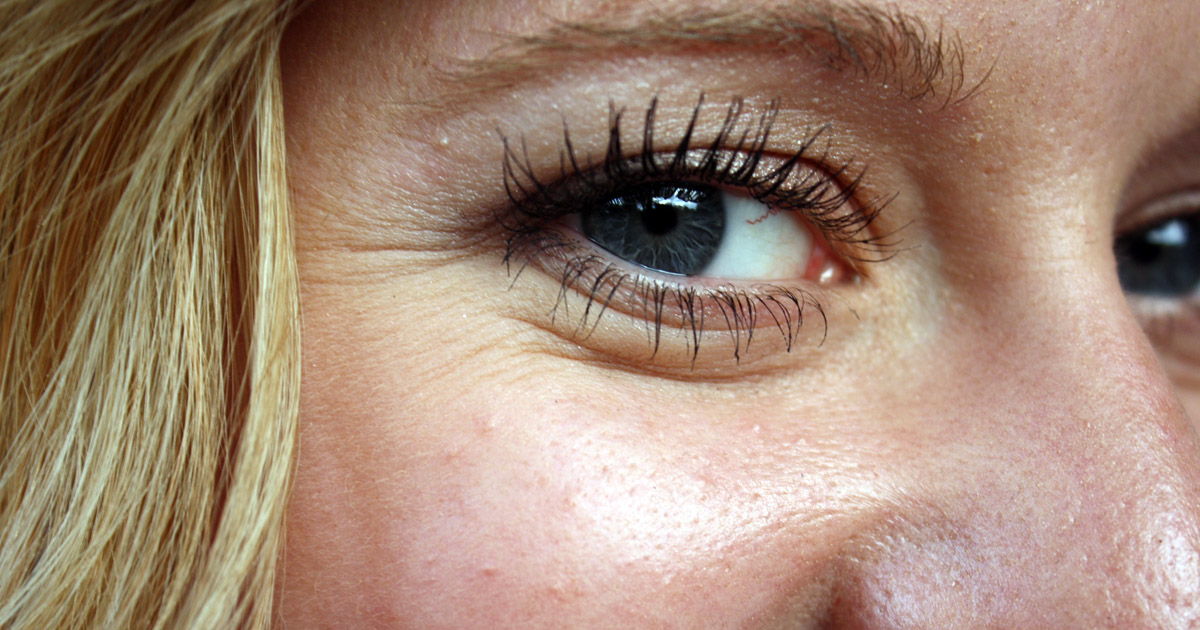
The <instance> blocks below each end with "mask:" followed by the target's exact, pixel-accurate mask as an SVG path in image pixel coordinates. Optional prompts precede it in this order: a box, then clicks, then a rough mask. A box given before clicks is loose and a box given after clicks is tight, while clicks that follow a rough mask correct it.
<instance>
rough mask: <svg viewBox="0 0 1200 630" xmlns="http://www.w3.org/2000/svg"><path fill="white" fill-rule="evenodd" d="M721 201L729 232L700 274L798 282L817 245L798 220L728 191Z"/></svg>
mask: <svg viewBox="0 0 1200 630" xmlns="http://www.w3.org/2000/svg"><path fill="white" fill-rule="evenodd" d="M721 201H722V203H724V205H725V232H724V235H723V236H722V238H721V245H720V247H719V248H718V249H717V254H716V256H714V257H713V259H712V261H711V262H709V263H708V265H707V266H706V267H705V268H704V270H703V271H701V273H700V274H699V275H701V276H707V277H711V278H723V279H728V280H795V279H798V278H802V277H803V276H804V273H805V271H806V270H807V268H808V260H809V257H810V256H811V255H812V246H813V243H812V235H811V234H810V233H809V231H808V230H807V229H805V228H804V226H803V225H802V224H801V223H800V221H799V220H797V217H795V216H792V213H791V212H783V211H773V210H772V209H771V208H770V207H769V206H767V205H766V204H764V203H762V202H759V201H755V200H754V199H751V198H749V197H745V196H742V195H736V194H733V193H730V192H728V191H725V190H722V191H721Z"/></svg>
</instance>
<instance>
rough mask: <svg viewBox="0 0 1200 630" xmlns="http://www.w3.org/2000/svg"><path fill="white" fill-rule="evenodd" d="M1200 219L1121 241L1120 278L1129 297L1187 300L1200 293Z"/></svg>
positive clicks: (1174, 221)
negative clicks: (1141, 296)
mask: <svg viewBox="0 0 1200 630" xmlns="http://www.w3.org/2000/svg"><path fill="white" fill-rule="evenodd" d="M1198 237H1200V215H1190V216H1180V217H1173V218H1170V219H1166V220H1164V221H1162V222H1160V223H1157V224H1154V225H1151V226H1149V227H1146V228H1143V229H1141V230H1138V231H1137V232H1133V233H1130V234H1126V235H1123V236H1121V237H1119V238H1118V239H1117V241H1116V243H1115V245H1114V249H1115V250H1116V255H1117V276H1118V277H1119V278H1120V281H1121V287H1122V288H1124V289H1125V290H1126V291H1128V292H1129V293H1134V294H1138V295H1153V296H1161V297H1187V296H1190V295H1192V294H1194V293H1196V292H1197V291H1198V290H1200V238H1198Z"/></svg>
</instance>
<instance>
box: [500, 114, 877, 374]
mask: <svg viewBox="0 0 1200 630" xmlns="http://www.w3.org/2000/svg"><path fill="white" fill-rule="evenodd" d="M703 109H704V96H703V95H701V97H700V98H699V99H698V101H697V103H696V105H695V107H694V108H693V110H692V113H691V116H690V118H689V120H688V123H687V126H686V128H685V130H684V131H683V133H682V135H681V136H680V139H679V141H678V142H677V143H676V144H675V146H674V148H673V150H671V151H667V152H661V151H656V150H655V145H656V140H655V118H656V114H657V112H658V98H657V97H655V98H654V99H652V100H651V102H650V105H649V106H648V107H647V109H646V112H645V115H644V122H643V125H642V137H641V142H640V144H641V147H640V152H639V153H638V154H637V155H635V156H633V157H627V156H626V155H625V149H624V147H623V137H622V136H623V133H622V129H623V121H624V120H625V119H626V111H625V110H624V109H623V108H621V109H619V108H617V107H616V106H615V105H614V104H613V103H612V102H610V103H609V121H608V145H607V148H606V150H605V152H604V157H603V161H602V162H601V163H600V164H599V165H597V166H590V165H588V166H585V165H584V164H585V163H586V162H588V161H581V160H580V159H579V155H578V153H577V151H576V149H575V143H574V142H573V140H572V138H571V134H570V129H569V127H568V126H567V124H566V121H565V120H564V122H563V132H562V133H563V135H562V148H561V150H560V152H559V173H558V177H557V179H556V180H554V181H553V182H551V183H546V182H544V181H543V180H542V179H540V178H539V177H538V175H537V169H536V168H535V166H534V160H533V159H532V157H531V155H530V153H529V149H528V146H527V144H526V142H525V139H524V136H522V137H521V139H520V142H519V144H518V143H514V142H511V141H510V140H509V138H508V137H506V136H504V135H503V134H501V139H502V142H503V149H504V160H503V164H502V170H503V181H504V189H505V192H506V194H507V195H508V197H509V200H510V202H511V206H510V208H509V211H508V212H507V213H506V214H501V215H498V216H497V220H498V222H499V223H500V225H501V226H502V227H504V228H505V229H507V230H508V231H509V232H510V236H509V237H508V239H507V247H506V252H505V256H504V263H505V264H506V266H507V267H508V268H509V269H510V274H511V273H512V271H511V269H512V263H513V262H514V261H516V262H518V263H519V264H518V267H517V271H516V274H515V275H514V276H513V282H514V283H515V282H516V280H517V278H519V277H520V275H521V274H522V273H523V271H524V270H525V268H526V267H527V266H528V265H529V264H530V263H532V262H535V261H539V262H545V260H544V259H546V260H550V261H555V260H556V261H557V262H556V263H555V264H556V265H557V268H556V271H555V273H559V274H561V276H560V278H559V280H560V288H559V291H558V297H557V300H556V302H555V305H554V307H553V308H552V309H551V311H550V317H551V320H552V321H554V320H555V319H557V318H558V317H559V316H560V315H561V316H563V317H569V310H570V308H569V304H568V303H569V299H568V298H569V296H570V295H571V294H572V293H573V292H577V293H580V294H582V295H584V297H585V299H586V303H585V305H584V306H583V308H582V314H581V316H580V318H579V320H578V322H577V323H576V325H575V327H574V332H573V335H572V336H573V338H581V339H586V338H588V337H589V336H590V335H591V334H592V333H593V332H594V331H595V330H596V328H597V326H598V324H599V320H600V318H601V317H602V316H603V315H604V313H606V312H607V311H608V310H609V308H610V307H611V306H612V305H613V303H614V301H617V300H620V301H621V303H623V304H624V306H625V309H626V311H627V312H630V313H637V314H640V316H641V317H640V318H641V320H642V321H643V322H646V324H647V335H648V339H649V341H650V343H651V347H652V352H651V357H654V356H656V355H657V353H658V350H659V347H660V342H661V336H662V329H663V327H664V325H665V322H664V320H665V319H666V318H667V317H668V316H669V314H671V313H673V315H674V318H675V319H676V320H678V323H679V325H680V326H681V327H682V329H683V330H685V331H687V332H688V334H687V335H685V337H686V340H687V342H688V347H689V351H690V354H691V360H692V365H693V366H694V364H695V361H696V356H697V354H698V352H699V346H700V341H701V338H702V337H703V336H704V333H705V331H706V323H707V319H709V318H716V319H717V320H718V321H720V322H722V323H723V324H724V329H725V330H726V331H727V332H728V333H729V336H730V340H731V342H732V346H733V355H734V359H735V361H738V360H740V357H741V353H742V352H744V351H745V350H746V349H748V348H749V346H750V342H751V341H752V340H753V339H754V331H755V329H756V328H757V327H758V324H759V322H765V321H770V322H771V323H773V324H774V326H775V327H776V328H777V329H778V330H779V332H780V333H781V335H782V338H783V343H784V346H785V348H786V349H787V350H788V351H790V350H791V348H792V346H793V344H794V343H795V341H796V339H797V337H798V335H799V330H800V327H801V325H802V324H803V322H804V319H805V316H806V313H807V312H811V311H815V312H816V313H817V314H818V315H819V318H820V320H821V322H822V323H823V331H822V334H821V343H824V340H825V338H826V337H827V334H828V319H827V317H826V315H825V309H824V307H823V306H822V305H821V302H820V301H819V300H817V299H816V296H815V295H814V294H813V292H811V291H808V290H805V289H800V288H790V287H783V286H777V285H757V286H755V287H753V288H751V289H744V288H736V287H733V286H723V287H717V288H695V287H689V286H682V285H676V284H672V283H667V282H662V281H660V280H657V279H655V278H652V277H646V276H642V275H640V274H633V273H629V272H627V271H625V270H622V269H620V268H618V267H617V266H616V265H614V264H612V263H610V262H608V261H605V260H604V259H603V258H602V257H600V256H597V255H595V254H594V253H589V252H586V251H584V249H585V248H583V247H582V246H581V244H580V243H578V242H577V241H575V240H574V239H571V238H569V237H567V236H566V235H565V234H562V233H561V232H560V231H558V230H557V229H555V228H553V227H552V226H550V225H549V224H550V223H551V222H553V221H555V220H557V219H559V218H561V217H563V216H567V215H571V214H574V213H577V212H579V211H580V209H581V208H586V207H589V206H590V205H594V204H597V203H601V202H602V201H603V200H605V199H607V198H610V197H612V196H613V195H614V194H617V193H619V192H620V191H622V190H627V189H629V188H630V187H631V186H636V185H639V184H645V183H649V182H669V181H692V182H700V183H706V184H716V185H720V186H726V187H736V188H742V189H744V190H746V191H747V193H748V194H749V195H750V196H751V197H753V198H754V199H756V200H757V201H760V202H762V203H765V204H767V205H768V206H769V207H770V208H772V209H773V210H775V211H786V212H797V213H798V214H800V215H801V216H803V217H804V218H806V219H807V220H809V221H810V223H811V224H812V225H813V226H814V227H815V228H816V229H817V230H818V231H819V232H820V233H821V234H823V235H824V236H825V238H826V239H827V240H829V241H831V242H835V243H839V244H841V245H843V247H842V249H847V250H851V251H852V253H849V254H845V255H846V256H847V257H848V258H850V259H852V260H855V261H863V262H873V261H878V260H883V259H886V258H888V257H890V255H891V254H892V251H891V248H892V247H894V245H895V244H894V243H892V242H890V240H889V239H888V238H886V237H879V236H876V235H873V234H872V233H871V231H870V230H869V229H868V228H869V226H870V225H871V223H872V222H873V221H874V220H875V218H876V217H877V216H878V214H879V213H880V212H881V211H882V209H883V208H884V206H885V205H886V201H890V199H888V200H886V201H885V202H883V203H879V202H876V203H871V204H867V205H863V206H855V205H853V203H852V202H853V200H854V199H855V197H856V195H857V192H858V190H859V182H860V179H861V177H862V172H859V173H857V174H855V175H853V176H851V177H849V178H848V179H849V181H848V183H846V184H844V185H839V184H838V181H839V180H841V179H843V178H847V177H848V176H849V175H850V174H851V173H850V166H849V165H848V164H846V165H842V166H840V167H837V168H835V169H832V172H829V171H824V170H821V169H818V168H814V167H813V166H812V163H813V162H816V163H818V164H825V163H827V162H828V157H829V156H828V152H827V151H826V152H823V153H820V154H819V155H818V157H816V158H812V157H810V156H811V155H813V153H814V151H813V148H814V146H816V144H817V143H818V141H819V140H820V139H821V138H822V136H823V134H824V133H825V132H826V130H827V129H828V127H827V126H825V127H821V128H818V129H817V130H816V131H815V132H814V133H812V134H809V136H808V137H807V138H806V139H805V140H804V141H803V142H801V143H800V146H799V147H798V148H797V149H796V150H794V151H793V152H791V153H790V154H789V156H788V157H787V158H786V159H783V160H782V161H780V160H779V159H777V158H774V159H773V158H770V157H769V151H768V143H769V142H770V140H771V137H772V134H771V131H772V128H773V126H774V124H775V122H776V118H777V115H778V112H779V106H778V102H777V101H771V102H770V103H769V104H768V106H767V108H766V109H765V110H764V111H763V112H762V113H761V114H760V115H758V116H757V117H751V119H750V120H749V121H748V122H743V121H744V120H745V118H746V110H747V107H746V106H745V103H744V101H743V100H742V99H740V98H739V99H733V100H732V101H731V102H730V104H729V106H728V108H727V109H726V110H725V112H724V117H723V119H722V122H721V125H720V127H719V129H718V131H717V133H716V135H715V137H714V138H713V139H712V140H711V141H710V142H708V143H706V144H698V143H697V142H696V140H695V138H696V136H697V134H698V126H699V123H700V119H701V114H702V110H703ZM518 147H519V148H518ZM589 161H590V160H589ZM801 168H803V169H804V170H803V172H799V171H798V169H801ZM543 266H544V265H543Z"/></svg>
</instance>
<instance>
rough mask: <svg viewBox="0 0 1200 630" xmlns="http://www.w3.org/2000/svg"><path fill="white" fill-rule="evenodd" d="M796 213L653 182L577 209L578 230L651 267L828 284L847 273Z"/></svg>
mask: <svg viewBox="0 0 1200 630" xmlns="http://www.w3.org/2000/svg"><path fill="white" fill-rule="evenodd" d="M790 214H791V213H785V212H779V211H776V210H773V209H772V208H771V207H770V206H768V205H766V204H764V203H762V202H759V201H756V200H754V199H752V198H749V197H747V196H745V195H744V194H737V193H734V192H731V191H729V190H726V189H722V188H718V187H716V186H711V185H705V184H696V183H680V182H651V183H643V184H639V185H636V186H632V187H629V188H626V189H624V190H622V191H620V192H619V193H618V194H615V195H613V196H611V197H609V198H608V199H607V200H604V201H603V202H602V203H599V204H595V205H594V206H593V207H590V208H587V209H585V210H584V211H583V212H582V213H580V217H579V224H580V230H581V231H582V232H583V234H584V236H587V237H588V238H589V239H590V240H591V241H592V242H594V243H595V244H597V245H599V246H600V247H602V248H604V249H606V250H608V251H609V252H611V253H612V254H613V255H615V256H617V257H619V258H621V259H623V260H625V261H626V262H630V263H634V264H636V265H640V266H642V267H646V268H648V269H651V270H654V271H658V272H662V273H668V274H678V275H684V276H703V277H705V278H711V279H718V280H781V279H782V280H800V279H809V280H814V281H818V282H823V283H829V282H832V281H835V280H838V279H840V278H841V277H842V276H843V275H845V273H844V271H843V267H842V265H840V264H839V263H838V262H837V261H836V258H834V257H833V256H831V255H827V253H826V252H825V251H824V249H823V248H822V247H821V245H822V244H815V245H816V246H814V239H813V238H812V235H811V233H810V232H809V230H808V229H806V228H805V227H804V225H803V224H802V223H801V222H800V221H799V220H798V218H797V217H795V216H790Z"/></svg>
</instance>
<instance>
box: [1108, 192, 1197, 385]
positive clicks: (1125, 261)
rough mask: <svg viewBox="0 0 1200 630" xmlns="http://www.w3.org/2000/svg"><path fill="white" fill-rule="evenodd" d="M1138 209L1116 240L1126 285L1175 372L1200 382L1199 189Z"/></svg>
mask: <svg viewBox="0 0 1200 630" xmlns="http://www.w3.org/2000/svg"><path fill="white" fill-rule="evenodd" d="M1136 215H1137V217H1138V218H1137V219H1135V220H1134V221H1133V222H1132V224H1131V225H1130V226H1129V227H1127V228H1124V229H1122V230H1120V231H1119V234H1118V236H1117V238H1116V240H1115V243H1114V252H1115V255H1116V259H1117V276H1118V278H1119V279H1120V282H1121V287H1122V289H1124V291H1125V292H1126V294H1127V295H1128V296H1129V299H1130V303H1131V304H1132V306H1133V308H1134V311H1135V313H1136V314H1137V316H1138V318H1139V319H1140V320H1141V322H1142V325H1143V327H1144V328H1145V330H1146V333H1147V335H1148V336H1149V337H1150V339H1151V341H1152V342H1153V344H1154V345H1155V347H1156V348H1157V349H1158V350H1159V353H1160V355H1162V356H1163V358H1164V361H1165V362H1166V363H1167V365H1168V367H1169V368H1173V369H1172V372H1173V373H1175V376H1177V377H1180V378H1184V379H1186V381H1187V382H1189V383H1190V384H1197V383H1200V375H1198V374H1200V190H1195V191H1189V192H1183V193H1177V194H1173V195H1169V196H1167V197H1165V198H1163V199H1160V200H1158V201H1155V202H1151V203H1149V204H1146V206H1145V207H1144V208H1143V209H1141V210H1140V211H1139V212H1137V213H1136Z"/></svg>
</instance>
